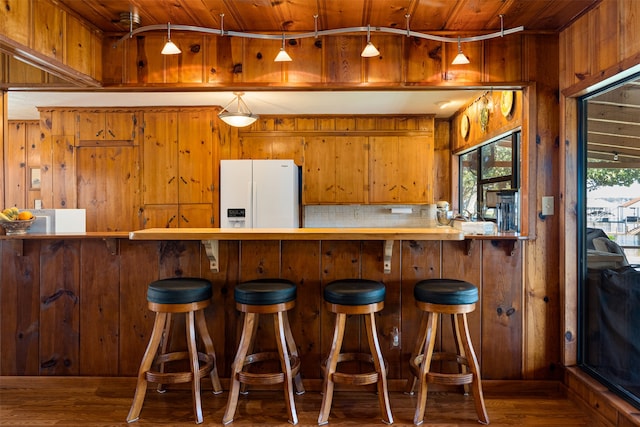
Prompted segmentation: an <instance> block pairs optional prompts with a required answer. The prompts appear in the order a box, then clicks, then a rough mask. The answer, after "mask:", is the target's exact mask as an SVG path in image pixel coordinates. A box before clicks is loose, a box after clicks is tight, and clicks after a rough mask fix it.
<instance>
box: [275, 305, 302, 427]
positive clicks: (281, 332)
mask: <svg viewBox="0 0 640 427" xmlns="http://www.w3.org/2000/svg"><path fill="white" fill-rule="evenodd" d="M285 316H286V313H284V314H283V312H281V311H279V312H277V313H275V315H274V316H273V329H274V331H275V333H276V342H277V344H278V354H279V355H280V365H281V367H282V372H283V373H284V401H285V404H286V406H287V412H288V413H289V422H290V423H291V424H293V425H296V424H298V414H297V413H296V403H295V401H294V400H293V378H292V375H291V361H290V359H289V350H288V348H287V347H288V345H287V337H286V333H285V324H284V317H285Z"/></svg>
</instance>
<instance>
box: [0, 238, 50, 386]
mask: <svg viewBox="0 0 640 427" xmlns="http://www.w3.org/2000/svg"><path fill="white" fill-rule="evenodd" d="M0 255H1V256H0V309H1V310H0V311H1V312H2V316H1V317H0V326H1V329H2V330H1V331H0V346H1V347H0V348H1V351H0V375H40V374H41V372H40V337H41V323H40V242H38V241H22V240H0Z"/></svg>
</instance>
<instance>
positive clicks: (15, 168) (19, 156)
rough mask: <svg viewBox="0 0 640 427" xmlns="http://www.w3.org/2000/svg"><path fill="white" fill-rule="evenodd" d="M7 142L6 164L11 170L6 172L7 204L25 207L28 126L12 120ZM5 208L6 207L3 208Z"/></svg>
mask: <svg viewBox="0 0 640 427" xmlns="http://www.w3.org/2000/svg"><path fill="white" fill-rule="evenodd" d="M7 137H8V139H7V144H6V145H5V147H4V158H5V162H6V163H5V166H4V167H6V168H7V169H8V170H11V173H10V174H5V183H6V184H5V194H6V196H5V202H6V206H17V207H19V208H23V207H25V205H26V195H27V191H26V188H25V187H26V184H27V147H26V145H27V128H26V125H25V123H24V122H12V123H11V124H10V125H9V126H8V127H7ZM2 209H4V207H3V208H2Z"/></svg>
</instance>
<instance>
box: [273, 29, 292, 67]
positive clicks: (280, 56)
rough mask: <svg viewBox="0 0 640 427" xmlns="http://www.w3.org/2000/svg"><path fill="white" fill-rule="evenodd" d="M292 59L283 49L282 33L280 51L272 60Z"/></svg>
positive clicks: (285, 60)
mask: <svg viewBox="0 0 640 427" xmlns="http://www.w3.org/2000/svg"><path fill="white" fill-rule="evenodd" d="M291 61H293V60H292V59H291V57H290V56H289V54H288V53H287V51H286V50H284V34H283V35H282V47H281V48H280V52H278V55H276V59H274V60H273V62H291Z"/></svg>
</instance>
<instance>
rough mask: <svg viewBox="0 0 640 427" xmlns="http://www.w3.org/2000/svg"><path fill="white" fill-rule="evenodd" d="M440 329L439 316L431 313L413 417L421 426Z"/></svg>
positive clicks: (415, 422) (428, 317) (428, 320)
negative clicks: (437, 331)
mask: <svg viewBox="0 0 640 427" xmlns="http://www.w3.org/2000/svg"><path fill="white" fill-rule="evenodd" d="M437 328H438V315H437V314H436V313H432V312H429V314H428V315H427V327H426V329H425V330H426V340H425V344H424V347H423V349H422V362H421V364H420V377H419V378H418V399H417V400H418V403H417V404H416V412H415V414H414V416H413V423H414V424H415V425H420V424H422V422H423V421H424V411H425V409H426V407H427V391H428V384H427V374H428V373H429V368H430V367H431V356H432V355H433V347H434V346H435V343H436V330H437Z"/></svg>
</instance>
